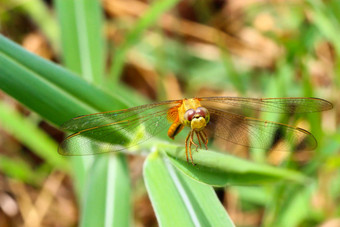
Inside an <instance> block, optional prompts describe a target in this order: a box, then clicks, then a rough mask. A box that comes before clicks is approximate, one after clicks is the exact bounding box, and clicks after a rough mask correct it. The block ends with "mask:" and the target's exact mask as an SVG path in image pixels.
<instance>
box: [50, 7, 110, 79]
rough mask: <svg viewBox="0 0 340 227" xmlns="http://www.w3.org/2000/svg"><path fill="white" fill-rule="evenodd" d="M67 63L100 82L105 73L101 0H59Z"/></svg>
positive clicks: (88, 77)
mask: <svg viewBox="0 0 340 227" xmlns="http://www.w3.org/2000/svg"><path fill="white" fill-rule="evenodd" d="M56 9H57V13H58V18H59V22H60V28H61V41H62V49H63V55H62V56H63V60H64V65H65V66H66V67H68V68H69V69H71V70H72V71H74V72H76V73H79V74H80V75H81V76H82V77H83V78H84V79H86V80H87V81H89V82H92V83H95V84H101V82H102V79H103V76H104V67H105V59H104V39H103V36H102V33H103V25H102V12H101V7H100V2H99V1H92V0H81V1H70V0H57V1H56Z"/></svg>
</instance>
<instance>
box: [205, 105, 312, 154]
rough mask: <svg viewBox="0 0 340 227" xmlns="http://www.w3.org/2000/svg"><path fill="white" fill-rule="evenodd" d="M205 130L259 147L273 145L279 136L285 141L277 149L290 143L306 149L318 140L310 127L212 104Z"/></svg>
mask: <svg viewBox="0 0 340 227" xmlns="http://www.w3.org/2000/svg"><path fill="white" fill-rule="evenodd" d="M208 110H209V112H210V122H209V123H208V125H207V127H206V130H207V132H208V134H209V135H211V136H217V137H219V138H222V139H224V140H226V141H229V142H231V143H235V144H239V145H242V146H247V147H253V148H258V149H265V150H266V149H270V148H271V147H273V145H275V143H276V142H278V141H280V140H284V141H286V142H285V143H280V144H279V146H277V147H275V150H280V151H286V150H289V146H290V145H294V146H298V147H299V148H304V149H314V148H315V147H316V146H317V142H316V140H315V138H314V136H313V135H312V134H311V133H309V132H308V131H306V130H304V129H302V128H298V127H293V126H289V125H285V124H280V123H275V122H270V121H262V120H259V119H255V118H249V117H245V116H242V115H237V114H233V113H229V112H225V111H221V110H216V109H213V108H209V109H208Z"/></svg>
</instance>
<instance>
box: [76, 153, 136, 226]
mask: <svg viewBox="0 0 340 227" xmlns="http://www.w3.org/2000/svg"><path fill="white" fill-rule="evenodd" d="M118 180H119V182H118ZM130 187H131V186H130V181H129V173H128V171H127V163H126V160H125V158H124V156H123V155H121V154H110V155H99V156H98V157H97V158H96V159H95V161H94V163H93V165H92V167H91V172H90V173H89V178H88V180H87V183H86V189H85V196H84V201H83V203H82V209H83V210H82V216H81V226H84V227H86V226H130V219H131V217H130V215H131V214H130V210H131V200H130V191H131V189H130Z"/></svg>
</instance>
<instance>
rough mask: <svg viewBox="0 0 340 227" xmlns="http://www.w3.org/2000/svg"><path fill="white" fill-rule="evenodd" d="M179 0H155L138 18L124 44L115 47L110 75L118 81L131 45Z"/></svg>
mask: <svg viewBox="0 0 340 227" xmlns="http://www.w3.org/2000/svg"><path fill="white" fill-rule="evenodd" d="M177 2H178V0H162V1H153V3H152V4H151V6H150V8H149V9H148V11H147V12H146V13H145V14H144V15H143V17H142V18H141V19H139V20H138V22H137V23H136V25H135V26H134V28H133V29H132V30H131V31H130V32H129V34H128V35H127V36H126V37H125V41H124V42H123V44H122V45H120V46H119V47H117V48H115V54H114V58H113V62H112V64H111V69H110V75H111V77H112V79H113V81H114V83H116V82H117V81H118V80H119V77H120V74H121V72H122V69H123V66H124V62H125V56H126V53H127V51H128V50H129V48H130V47H132V46H133V45H134V44H136V43H137V42H138V41H139V40H140V39H141V37H142V35H143V33H144V32H145V31H146V29H147V28H149V27H151V26H152V25H154V24H155V23H156V22H157V20H158V19H159V17H160V16H161V15H162V14H163V13H164V12H165V11H167V10H169V9H171V8H172V7H173V6H174V5H175V4H176V3H177Z"/></svg>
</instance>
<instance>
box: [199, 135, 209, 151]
mask: <svg viewBox="0 0 340 227" xmlns="http://www.w3.org/2000/svg"><path fill="white" fill-rule="evenodd" d="M199 135H200V138H201V140H202V142H204V146H205V149H207V150H208V137H207V134H205V132H204V131H200V134H199Z"/></svg>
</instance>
